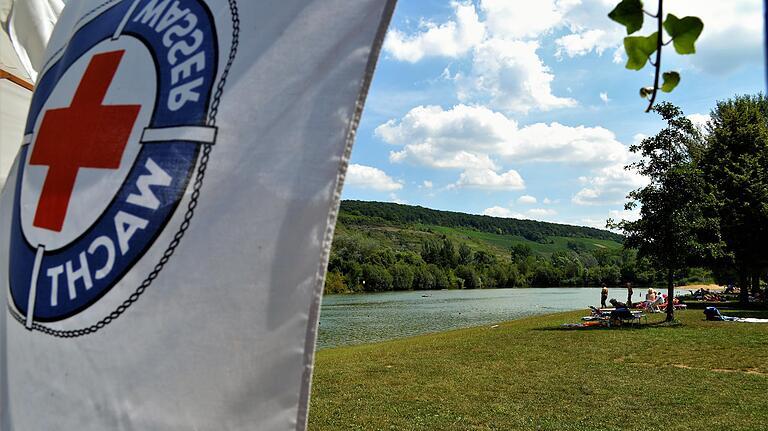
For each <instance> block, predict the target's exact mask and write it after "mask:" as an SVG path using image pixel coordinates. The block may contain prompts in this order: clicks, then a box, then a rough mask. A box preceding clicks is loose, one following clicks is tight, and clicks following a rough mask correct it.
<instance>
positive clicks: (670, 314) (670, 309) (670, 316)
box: [666, 269, 675, 322]
mask: <svg viewBox="0 0 768 431" xmlns="http://www.w3.org/2000/svg"><path fill="white" fill-rule="evenodd" d="M672 276H673V272H672V270H671V269H669V270H667V320H666V321H667V322H672V321H674V320H675V304H674V300H675V285H674V283H673V281H672Z"/></svg>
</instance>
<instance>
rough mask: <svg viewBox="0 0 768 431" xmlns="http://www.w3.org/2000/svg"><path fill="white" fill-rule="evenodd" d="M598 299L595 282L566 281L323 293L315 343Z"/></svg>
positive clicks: (383, 336)
mask: <svg viewBox="0 0 768 431" xmlns="http://www.w3.org/2000/svg"><path fill="white" fill-rule="evenodd" d="M636 291H637V290H636ZM610 297H616V298H622V297H623V298H626V291H625V290H624V289H620V288H616V289H611V295H610ZM599 303H600V289H599V288H572V287H571V288H531V289H489V290H439V291H426V292H424V291H419V292H387V293H366V294H356V295H328V296H325V297H324V298H323V305H322V309H321V313H320V331H319V334H318V347H319V348H325V347H333V346H344V345H350V344H360V343H371V342H375V341H383V340H389V339H393V338H401V337H408V336H411V335H418V334H424V333H428V332H439V331H445V330H450V329H456V328H465V327H469V326H479V325H486V324H491V323H497V322H502V321H506V320H512V319H519V318H521V317H526V316H533V315H538V314H547V313H554V312H557V311H567V310H575V309H581V308H586V307H587V306H588V305H597V304H599Z"/></svg>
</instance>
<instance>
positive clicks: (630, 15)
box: [608, 0, 704, 112]
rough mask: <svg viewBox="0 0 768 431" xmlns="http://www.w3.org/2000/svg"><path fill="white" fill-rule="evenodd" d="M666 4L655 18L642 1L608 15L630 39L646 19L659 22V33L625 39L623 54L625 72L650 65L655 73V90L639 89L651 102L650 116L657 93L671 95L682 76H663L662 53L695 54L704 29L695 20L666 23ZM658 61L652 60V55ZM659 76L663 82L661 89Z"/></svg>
mask: <svg viewBox="0 0 768 431" xmlns="http://www.w3.org/2000/svg"><path fill="white" fill-rule="evenodd" d="M663 3H664V0H659V7H658V9H657V11H656V13H655V14H653V13H651V12H648V11H646V10H644V9H643V2H642V1H641V0H622V1H621V2H620V3H619V4H618V5H616V7H615V8H614V9H613V10H612V11H611V13H609V14H608V17H609V18H610V19H612V20H614V21H616V22H617V23H619V24H621V25H623V26H624V27H626V28H627V35H631V34H633V33H635V32H637V31H638V30H640V29H641V28H642V27H643V20H644V18H645V15H648V16H649V17H651V18H653V19H655V20H656V22H657V26H656V31H655V32H654V33H653V34H651V35H650V36H627V37H625V38H624V50H625V51H626V52H627V64H626V68H627V69H631V70H640V69H642V68H643V67H645V64H646V63H650V64H651V66H653V67H654V68H655V69H656V72H655V74H654V78H653V86H652V87H642V88H640V97H642V98H644V99H648V108H646V110H645V112H648V111H650V110H651V108H652V107H653V103H654V102H655V101H656V92H657V91H658V90H661V91H663V92H665V93H669V92H671V91H672V90H674V88H675V87H677V84H679V83H680V73H678V72H676V71H667V72H664V73H661V50H662V48H663V47H664V46H666V45H669V44H670V43H672V44H673V46H674V47H675V51H676V52H677V53H678V54H682V55H687V54H693V53H695V52H696V47H695V46H694V44H695V42H696V39H698V38H699V35H701V32H702V30H703V29H704V23H703V22H702V21H701V19H699V18H698V17H695V16H686V17H684V18H678V17H676V16H675V15H673V14H671V13H670V14H667V17H666V19H664V13H663ZM664 30H666V34H667V35H668V36H669V38H670V39H669V40H667V41H666V42H665V41H664V40H663V39H664V38H663V36H664ZM654 53H655V54H656V55H655V57H656V58H655V60H654V59H652V58H651V56H652V55H653V54H654ZM659 75H661V78H662V79H663V82H662V84H661V86H659Z"/></svg>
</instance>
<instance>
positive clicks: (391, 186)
mask: <svg viewBox="0 0 768 431" xmlns="http://www.w3.org/2000/svg"><path fill="white" fill-rule="evenodd" d="M345 184H346V185H347V186H351V187H360V188H365V189H373V190H376V191H382V192H388V191H394V190H400V189H402V188H403V184H402V183H400V182H398V181H395V180H393V179H392V178H391V177H390V176H389V175H387V174H386V173H385V172H384V171H382V170H381V169H378V168H374V167H371V166H364V165H358V164H354V163H353V164H350V165H349V168H348V169H347V177H346V179H345Z"/></svg>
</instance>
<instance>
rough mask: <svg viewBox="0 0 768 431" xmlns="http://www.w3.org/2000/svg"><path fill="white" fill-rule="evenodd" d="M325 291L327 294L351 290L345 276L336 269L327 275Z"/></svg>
mask: <svg viewBox="0 0 768 431" xmlns="http://www.w3.org/2000/svg"><path fill="white" fill-rule="evenodd" d="M324 292H325V293H326V294H333V293H347V292H349V289H348V288H347V285H346V283H344V276H342V275H341V274H339V273H338V272H336V271H328V273H327V274H326V275H325V288H324Z"/></svg>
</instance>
